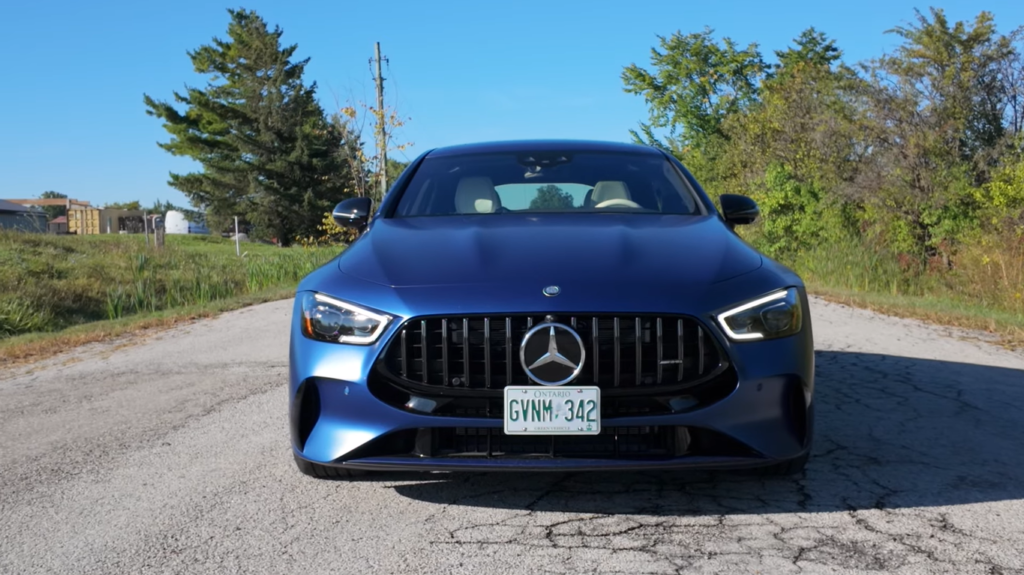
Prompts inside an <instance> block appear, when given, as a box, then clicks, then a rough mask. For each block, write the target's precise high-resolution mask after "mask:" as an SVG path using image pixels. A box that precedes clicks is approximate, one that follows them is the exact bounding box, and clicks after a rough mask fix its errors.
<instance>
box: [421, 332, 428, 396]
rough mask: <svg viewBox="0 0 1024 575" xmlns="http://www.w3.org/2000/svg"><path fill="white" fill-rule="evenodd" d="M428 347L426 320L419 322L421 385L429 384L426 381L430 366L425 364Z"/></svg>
mask: <svg viewBox="0 0 1024 575" xmlns="http://www.w3.org/2000/svg"><path fill="white" fill-rule="evenodd" d="M428 347H430V345H429V344H428V343H427V320H423V321H421V322H420V354H421V355H420V359H421V363H420V365H422V366H423V384H424V385H426V384H428V383H430V382H429V381H428V380H427V374H428V373H430V365H429V364H428V363H427V348H428Z"/></svg>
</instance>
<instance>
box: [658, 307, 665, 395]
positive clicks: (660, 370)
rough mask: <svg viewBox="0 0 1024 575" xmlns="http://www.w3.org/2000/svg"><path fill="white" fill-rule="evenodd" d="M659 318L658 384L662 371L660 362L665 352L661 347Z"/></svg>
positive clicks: (663, 358)
mask: <svg viewBox="0 0 1024 575" xmlns="http://www.w3.org/2000/svg"><path fill="white" fill-rule="evenodd" d="M661 335H662V334H661V318H660V317H659V318H658V383H659V384H660V383H661V373H662V371H663V368H662V365H661V362H662V361H665V350H664V349H662V347H661Z"/></svg>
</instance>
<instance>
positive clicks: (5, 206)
mask: <svg viewBox="0 0 1024 575" xmlns="http://www.w3.org/2000/svg"><path fill="white" fill-rule="evenodd" d="M0 212H17V213H19V214H24V213H29V214H42V215H44V216H45V215H46V212H43V211H42V210H37V209H33V208H30V207H28V206H23V205H21V204H15V203H14V202H8V201H7V200H0Z"/></svg>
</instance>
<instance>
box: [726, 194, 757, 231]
mask: <svg viewBox="0 0 1024 575" xmlns="http://www.w3.org/2000/svg"><path fill="white" fill-rule="evenodd" d="M718 202H719V203H720V204H721V205H722V216H723V217H725V221H726V223H728V224H729V225H730V226H742V225H746V224H752V223H754V220H756V219H757V217H758V216H760V215H761V209H760V208H758V207H757V202H755V201H754V200H752V199H750V198H748V197H747V196H741V195H739V194H722V195H721V196H719V197H718Z"/></svg>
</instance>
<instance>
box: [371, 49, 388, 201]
mask: <svg viewBox="0 0 1024 575" xmlns="http://www.w3.org/2000/svg"><path fill="white" fill-rule="evenodd" d="M384 61H385V62H386V61H387V58H384ZM373 62H374V63H375V64H376V67H377V75H376V83H377V142H378V144H377V145H378V146H379V149H378V154H377V157H378V158H380V165H379V166H378V169H379V170H380V174H379V175H378V177H379V178H380V197H379V199H378V202H379V201H383V200H384V194H386V193H387V191H388V144H387V127H386V123H385V122H386V117H385V115H384V77H383V76H381V73H380V62H381V57H380V42H375V43H374V57H373Z"/></svg>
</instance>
